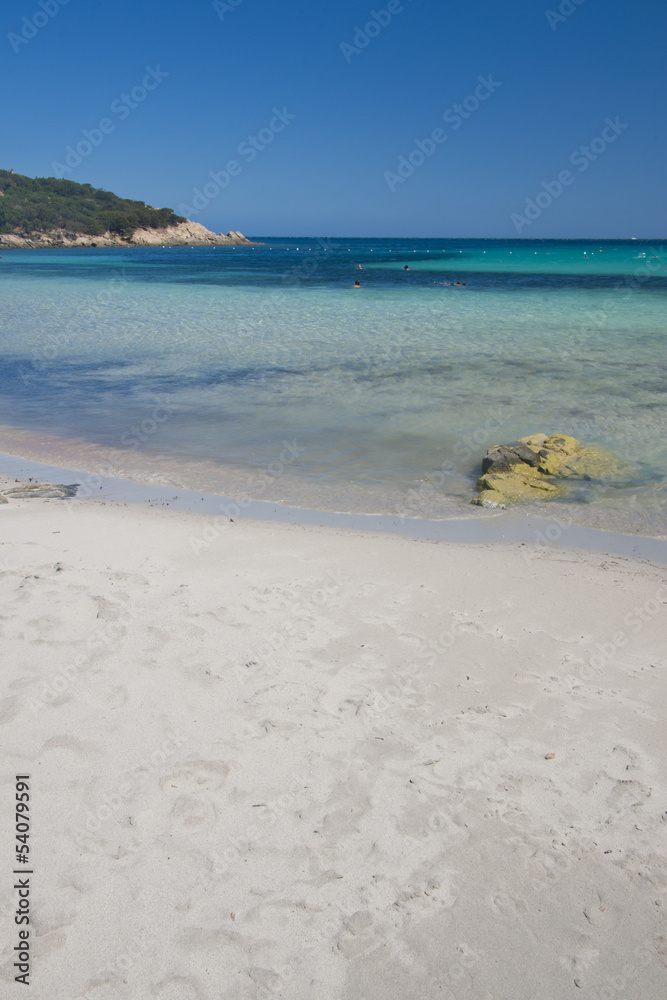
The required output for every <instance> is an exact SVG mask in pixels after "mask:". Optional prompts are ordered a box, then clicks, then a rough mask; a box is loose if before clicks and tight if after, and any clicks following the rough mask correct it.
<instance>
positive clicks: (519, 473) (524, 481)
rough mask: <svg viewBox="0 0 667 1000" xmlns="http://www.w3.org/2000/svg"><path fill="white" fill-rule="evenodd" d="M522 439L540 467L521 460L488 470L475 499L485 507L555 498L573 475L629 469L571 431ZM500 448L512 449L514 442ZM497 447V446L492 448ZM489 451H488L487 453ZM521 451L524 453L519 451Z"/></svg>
mask: <svg viewBox="0 0 667 1000" xmlns="http://www.w3.org/2000/svg"><path fill="white" fill-rule="evenodd" d="M519 443H520V444H522V445H524V446H526V447H528V448H530V450H531V451H533V452H535V454H537V455H539V456H540V464H539V466H538V467H537V468H534V467H532V466H530V465H528V464H527V463H526V462H525V461H523V462H517V463H516V464H514V465H512V466H511V467H510V468H509V469H508V471H506V472H491V471H489V472H486V473H485V474H484V475H482V476H480V478H479V479H478V480H477V489H478V491H479V496H478V497H475V498H474V499H473V500H472V501H471V502H472V503H475V504H478V505H479V506H481V507H504V506H505V502H509V501H513V500H537V499H544V500H551V499H553V498H554V497H556V496H559V495H560V494H561V493H563V492H564V491H565V490H567V488H568V480H572V479H575V480H576V479H589V480H591V479H609V478H610V477H611V478H612V479H613V478H614V477H616V476H622V475H623V474H624V472H625V470H626V467H625V465H624V463H622V462H621V461H620V460H619V459H618V458H616V456H615V455H613V454H612V453H611V452H610V451H608V450H607V449H606V448H602V447H601V446H600V445H586V444H582V443H581V442H580V441H577V439H576V438H573V437H570V435H568V434H550V435H549V436H548V437H547V435H546V434H530V435H529V436H528V437H524V438H520V439H519ZM496 448H505V450H508V449H509V450H511V448H512V446H511V445H497V446H496ZM490 450H493V449H490ZM488 454H489V452H487V455H488ZM519 454H520V453H519Z"/></svg>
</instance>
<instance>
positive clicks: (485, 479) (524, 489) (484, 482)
mask: <svg viewBox="0 0 667 1000" xmlns="http://www.w3.org/2000/svg"><path fill="white" fill-rule="evenodd" d="M477 489H478V490H480V491H484V490H493V491H495V492H496V493H498V494H500V496H501V497H502V498H503V499H505V500H532V499H534V498H535V497H536V496H539V494H540V493H557V492H558V489H557V487H556V486H554V485H553V484H552V483H549V482H547V481H546V480H545V479H543V478H542V477H541V476H540V474H539V472H538V471H537V470H536V469H530V468H528V471H526V472H523V471H522V472H487V473H486V474H485V475H483V476H480V478H479V479H478V480H477Z"/></svg>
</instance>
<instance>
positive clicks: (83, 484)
mask: <svg viewBox="0 0 667 1000" xmlns="http://www.w3.org/2000/svg"><path fill="white" fill-rule="evenodd" d="M28 479H33V480H43V481H48V482H63V483H66V484H68V485H69V484H70V483H75V482H77V483H79V487H80V488H79V490H78V491H77V496H76V497H74V498H73V499H72V500H66V501H55V502H56V503H61V502H64V503H66V504H75V505H76V504H78V503H84V502H85V501H87V500H89V501H90V502H94V503H105V504H106V503H112V504H124V505H126V504H132V505H135V504H136V505H146V506H149V507H164V508H169V509H171V510H173V511H180V512H184V513H190V514H195V515H197V516H198V517H200V518H202V519H203V518H205V519H206V522H207V529H208V535H209V536H210V538H207V535H206V529H203V530H202V533H201V535H200V536H199V538H200V543H199V547H200V548H206V547H208V546H209V545H210V543H211V541H212V540H213V539H214V538H217V537H218V535H219V534H220V533H221V531H223V530H224V528H225V527H226V525H227V523H228V522H229V520H230V519H231V520H232V521H237V520H248V521H250V522H258V521H260V522H262V521H264V522H269V523H274V524H293V525H297V526H299V525H300V526H303V527H308V526H318V527H322V528H329V529H332V530H346V531H362V532H364V533H367V532H368V533H380V534H382V535H397V536H399V537H403V538H406V539H414V540H421V541H428V542H446V543H451V544H457V545H475V546H480V545H488V544H514V545H520V546H522V547H524V550H525V551H524V552H523V558H524V560H525V561H526V563H530V562H531V561H532V559H534V558H539V557H540V556H541V555H542V554H543V553H544V552H546V551H547V550H550V549H553V550H558V549H563V550H569V551H571V550H575V551H580V552H588V553H604V554H607V555H616V556H620V557H623V558H629V559H637V560H646V561H647V562H650V563H654V564H667V539H661V538H654V537H651V536H646V535H628V534H624V533H622V532H613V531H604V530H599V529H596V528H589V527H584V526H581V525H578V524H573V523H569V522H566V521H561V520H559V519H558V518H556V517H551V518H549V517H546V516H541V514H542V512H543V513H544V514H546V513H547V511H544V510H543V509H542V511H540V512H538V511H535V512H532V511H531V512H529V511H526V510H525V509H524V510H523V511H522V510H517V509H513V510H508V511H487V510H478V511H475V513H472V514H471V515H470V516H468V517H465V518H461V517H456V516H452V517H448V518H440V519H432V518H427V517H417V516H415V517H400V516H397V515H392V514H385V513H375V514H373V513H354V512H345V511H333V510H315V509H310V508H308V507H299V506H294V505H290V504H287V503H282V502H279V501H271V500H249V499H245V498H239V497H238V496H236V497H233V496H226V495H223V494H218V493H208V492H206V491H202V490H193V489H187V488H183V487H179V486H174V485H171V484H163V483H146V482H143V481H141V480H136V479H129V478H124V477H120V476H104V475H97V474H94V473H88V472H81V470H76V469H72V468H67V467H64V466H62V465H51V464H48V463H45V462H38V461H35V460H33V459H31V458H24V457H21V456H17V455H11V454H8V453H3V452H0V482H2V483H3V484H4V488H7V487H9V486H13V485H14V484H15V480H17V481H18V480H20V481H21V482H26V481H27V480H28ZM31 502H33V501H31Z"/></svg>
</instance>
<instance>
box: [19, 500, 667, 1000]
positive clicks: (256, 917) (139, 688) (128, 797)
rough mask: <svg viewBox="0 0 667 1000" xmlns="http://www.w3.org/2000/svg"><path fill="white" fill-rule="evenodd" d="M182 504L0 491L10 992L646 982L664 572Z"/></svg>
mask: <svg viewBox="0 0 667 1000" xmlns="http://www.w3.org/2000/svg"><path fill="white" fill-rule="evenodd" d="M206 523H208V522H207V521H206V519H202V518H198V517H197V516H195V515H187V514H176V513H173V512H170V511H167V510H151V509H146V508H142V507H139V506H132V507H124V506H114V505H112V504H100V503H95V502H90V501H87V502H79V501H64V502H61V501H57V500H31V501H18V502H17V501H14V502H12V503H11V504H10V505H9V506H3V507H2V508H0V529H1V531H2V547H1V548H0V566H1V568H2V577H1V588H2V606H3V611H2V616H3V617H2V639H3V647H4V654H5V655H4V658H3V659H4V663H3V671H4V691H3V698H2V702H1V704H0V723H1V727H0V733H1V734H2V748H3V751H4V756H5V760H4V762H3V767H2V771H1V774H2V783H3V787H2V811H3V816H4V817H5V819H3V823H2V837H1V840H0V847H1V848H2V850H1V851H0V857H2V859H3V864H4V876H3V883H2V884H3V903H4V905H3V908H2V945H3V950H2V961H3V964H2V972H1V977H2V980H3V981H4V985H3V986H2V989H1V990H0V992H1V993H2V996H3V998H4V997H14V996H17V997H18V996H21V997H23V996H25V997H28V996H29V997H31V998H32V1000H75V998H79V997H82V998H83V997H85V998H86V1000H125V998H127V1000H130V998H131V1000H246V998H256V997H265V996H266V997H268V996H276V997H285V998H290V1000H301V998H304V1000H305V998H308V1000H313V998H315V1000H334V998H335V1000H364V998H366V1000H431V998H433V1000H435V998H438V1000H452V998H455V1000H492V998H493V1000H561V998H562V1000H565V998H571V997H574V998H576V997H579V996H580V997H582V1000H589V998H591V997H593V998H598V997H605V998H606V997H613V998H615V1000H635V998H641V1000H658V998H660V1000H663V998H664V996H665V994H666V993H667V989H666V983H667V941H666V938H667V933H666V931H665V927H664V922H663V917H664V912H665V886H666V884H667V880H666V877H665V876H666V872H667V867H666V865H665V853H664V831H665V827H666V826H667V824H666V823H665V818H666V814H665V810H666V809H667V794H666V793H667V780H666V774H665V766H664V750H665V731H666V730H665V718H664V716H665V662H666V659H665V618H666V614H665V612H666V609H667V587H666V586H665V585H664V576H665V574H664V571H663V570H661V569H660V568H658V567H653V566H650V565H648V564H640V563H634V562H632V561H628V560H623V559H619V558H614V557H604V556H598V555H587V554H578V553H572V552H568V553H564V552H560V551H559V550H557V549H553V550H550V551H546V552H541V553H533V554H534V558H533V559H532V560H528V559H526V558H525V557H524V553H525V552H526V551H527V550H526V548H525V547H519V546H515V547H503V546H493V547H464V546H453V545H450V546H445V545H438V544H433V543H426V542H415V541H410V540H406V539H401V538H396V537H389V536H387V537H380V536H373V535H365V534H361V533H352V532H350V533H345V532H342V531H334V530H332V529H320V528H302V527H294V526H287V525H271V524H266V523H258V522H254V523H253V522H248V521H244V522H237V523H233V524H232V523H228V524H226V525H224V524H222V523H220V524H219V529H220V530H219V531H218V532H217V535H216V537H215V538H214V540H213V541H212V542H211V544H210V545H208V547H205V548H203V549H202V550H201V551H200V552H199V553H198V554H196V553H195V552H194V551H193V547H192V538H198V537H200V536H201V534H202V530H203V527H204V526H205V524H206ZM635 609H639V612H637V611H635ZM640 616H643V618H644V619H645V620H644V621H642V620H641V617H640ZM620 633H623V635H621V634H620ZM600 644H602V651H601V652H599V651H598V650H599V646H600ZM591 658H593V660H592V664H591ZM582 664H584V666H583V667H582ZM551 755H553V757H552V756H551ZM27 772H29V773H30V774H31V775H32V802H31V807H32V822H33V835H32V846H33V852H32V855H31V860H32V862H33V867H34V875H33V876H32V920H33V922H32V925H31V929H32V934H33V937H32V938H31V945H32V952H33V961H32V972H31V986H30V990H29V991H28V990H26V989H25V987H23V986H22V985H19V984H15V983H14V982H13V976H14V974H15V970H14V969H13V968H12V961H13V959H12V957H11V956H12V947H13V945H14V944H16V943H17V940H18V939H17V930H18V928H16V927H15V925H14V923H13V914H14V910H15V907H16V892H15V890H13V889H12V888H11V886H12V881H11V880H12V878H13V877H14V876H13V875H12V874H11V872H12V868H13V867H14V861H13V855H14V850H13V843H14V841H13V835H14V833H13V813H12V812H11V810H12V808H13V796H14V780H13V778H14V775H15V774H17V773H27Z"/></svg>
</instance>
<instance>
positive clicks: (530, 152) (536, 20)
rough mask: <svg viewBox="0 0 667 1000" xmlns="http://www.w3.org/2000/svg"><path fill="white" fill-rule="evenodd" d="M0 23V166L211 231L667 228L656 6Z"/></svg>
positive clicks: (64, 15) (178, 9)
mask: <svg viewBox="0 0 667 1000" xmlns="http://www.w3.org/2000/svg"><path fill="white" fill-rule="evenodd" d="M0 23H1V24H2V29H3V34H4V40H3V42H2V44H4V46H5V59H4V60H3V66H2V70H0V73H1V74H2V82H3V83H4V88H5V92H8V91H10V90H12V92H13V93H14V94H15V96H14V98H13V100H12V101H11V102H8V103H7V105H6V107H5V109H4V111H5V115H4V119H5V121H4V125H5V127H4V130H3V155H2V159H3V161H5V162H6V164H7V169H11V168H12V167H13V168H14V170H16V171H17V172H19V173H23V174H27V175H28V176H33V177H34V176H54V175H55V176H58V175H60V176H64V177H67V178H69V179H71V180H75V181H79V182H81V183H83V182H88V183H90V184H92V185H93V186H94V187H102V188H106V189H108V190H111V191H114V192H115V193H116V194H118V195H120V196H121V197H127V198H135V199H140V200H144V201H146V202H147V203H149V204H152V205H156V206H158V207H162V206H165V205H168V206H170V207H171V208H173V209H174V210H175V211H176V212H177V213H178V214H182V215H186V216H187V217H188V218H190V219H192V220H193V221H196V222H201V223H202V224H203V225H205V226H207V228H209V229H212V230H215V231H216V232H219V231H223V232H226V231H227V230H229V229H232V230H240V231H241V232H243V233H245V234H252V233H258V232H263V233H265V234H266V233H267V232H275V233H276V234H279V235H283V236H288V235H289V236H291V235H292V234H296V235H297V236H298V235H299V234H300V233H302V232H304V231H306V230H310V231H311V232H320V233H326V234H328V235H332V236H335V238H345V237H340V236H338V235H337V234H338V233H345V232H346V233H348V234H349V233H352V234H354V235H353V236H348V237H347V238H404V239H413V238H416V239H420V238H424V239H429V238H431V239H443V238H452V239H516V238H518V239H593V240H596V239H612V240H613V239H631V238H633V237H635V238H639V239H648V240H652V239H659V238H660V237H656V236H655V235H654V234H655V233H656V231H658V232H660V231H662V232H664V231H665V229H667V218H666V216H665V207H664V201H665V200H664V196H663V186H664V181H663V178H664V175H665V169H666V167H667V137H666V136H665V133H664V129H662V128H661V127H660V126H661V123H662V121H663V120H664V111H665V98H664V94H665V62H664V54H663V48H664V46H663V39H664V37H665V28H667V10H666V9H665V7H664V5H663V4H661V3H659V2H658V0H646V2H645V3H643V4H642V5H641V7H639V8H638V7H636V6H633V5H631V4H630V2H629V0H607V2H605V3H604V4H603V3H602V0H558V2H554V3H550V2H549V0H547V2H546V3H542V2H536V0H516V2H515V3H514V4H512V6H511V8H510V9H506V10H498V8H497V5H494V4H492V3H491V2H489V0H473V2H471V3H470V4H469V5H468V6H467V7H466V9H465V11H461V10H457V9H456V8H454V7H452V6H449V5H446V4H443V3H440V2H437V0H386V2H385V0H379V2H378V3H377V4H371V3H370V2H369V0H339V3H337V4H336V5H330V4H327V3H326V2H324V0H312V2H311V3H310V4H309V5H308V6H305V5H304V4H303V3H301V2H300V0H299V2H297V0H285V2H284V3H282V4H280V5H277V6H275V5H269V4H268V3H267V2H266V0H228V2H225V0H212V2H208V0H206V2H203V3H201V4H200V5H197V6H196V7H194V6H193V5H192V4H189V3H187V2H186V0H171V2H170V3H169V4H168V5H167V6H166V7H165V4H164V3H158V2H157V0H144V3H143V4H142V5H141V11H140V14H139V15H138V14H137V12H136V5H135V4H131V3H129V2H128V0H119V2H118V3H116V4H114V5H113V8H111V7H109V6H106V5H102V4H99V3H98V4H91V5H87V6H83V5H77V4H76V2H75V3H72V2H71V0H7V2H6V3H5V4H4V5H3V11H2V14H1V15H0ZM185 209H190V211H186V210H185ZM397 231H400V232H404V233H405V236H403V237H396V236H395V235H394V234H395V233H396V232H397ZM366 233H371V235H370V236H368V237H366V236H365V235H364V234H366ZM590 233H595V234H599V235H593V236H590V235H589V234H590ZM463 234H465V235H463Z"/></svg>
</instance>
